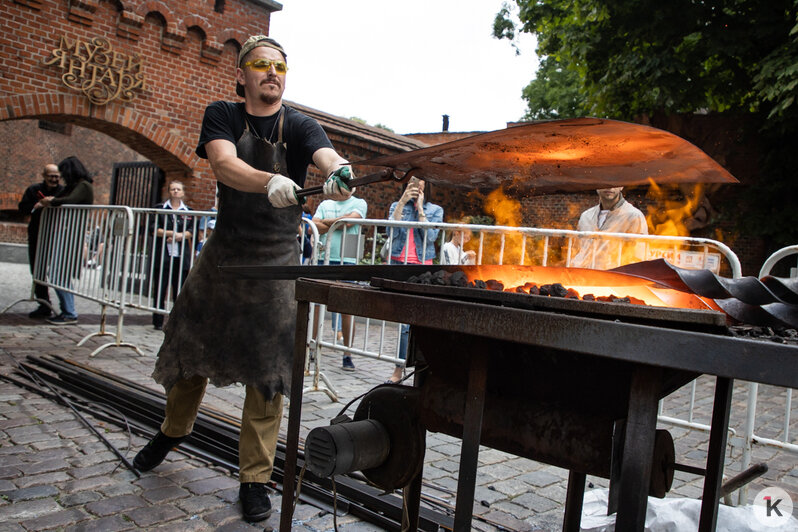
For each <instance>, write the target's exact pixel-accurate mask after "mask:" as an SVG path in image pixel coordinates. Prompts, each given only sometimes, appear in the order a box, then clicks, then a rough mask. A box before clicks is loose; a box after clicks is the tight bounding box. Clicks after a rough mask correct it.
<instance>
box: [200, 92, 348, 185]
mask: <svg viewBox="0 0 798 532" xmlns="http://www.w3.org/2000/svg"><path fill="white" fill-rule="evenodd" d="M283 109H284V110H285V121H284V123H283V142H284V143H285V144H286V146H287V157H288V177H290V178H291V179H293V180H294V181H295V182H296V183H297V184H298V185H299V186H304V185H305V176H306V175H307V171H308V165H309V164H312V163H313V154H314V153H316V150H318V149H319V148H332V143H331V142H330V139H328V138H327V134H326V133H325V132H324V130H323V129H322V128H321V126H320V125H319V123H318V122H316V121H315V120H314V119H312V118H310V117H309V116H306V115H304V114H302V113H300V112H299V111H297V110H296V109H293V108H291V107H288V106H287V105H284V106H283ZM245 114H246V110H245V109H244V103H243V102H238V103H234V102H223V101H219V102H213V103H212V104H210V105H209V106H208V107H207V108H206V109H205V116H204V117H203V119H202V131H201V132H200V139H199V144H198V145H197V155H198V156H200V157H201V158H203V159H207V158H208V154H207V153H206V152H205V144H207V143H208V142H210V141H212V140H216V139H225V140H229V141H230V142H232V143H233V144H235V143H236V142H238V139H239V138H240V137H241V135H242V134H243V133H244V116H245ZM279 115H280V113H279V112H277V113H275V114H273V115H271V116H253V115H250V114H246V117H247V120H248V121H249V124H250V128H251V129H254V130H255V131H254V132H255V133H256V134H257V135H258V136H259V137H261V138H263V139H266V140H269V141H270V142H277V138H278V131H277V117H278V116H279Z"/></svg>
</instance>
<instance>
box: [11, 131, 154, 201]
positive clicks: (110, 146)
mask: <svg viewBox="0 0 798 532" xmlns="http://www.w3.org/2000/svg"><path fill="white" fill-rule="evenodd" d="M69 129H70V131H69V134H62V133H57V132H54V131H48V130H45V129H41V128H40V127H39V122H38V120H14V121H8V122H0V190H2V191H3V192H2V193H0V209H2V210H7V209H16V208H17V203H18V202H19V200H20V199H21V198H22V193H23V192H25V189H26V188H27V187H28V185H31V184H33V183H38V182H40V181H41V180H42V176H41V173H42V167H43V166H44V165H45V164H48V163H53V164H57V163H58V162H59V161H60V160H62V159H64V158H65V157H69V156H70V155H75V156H77V157H78V158H79V159H80V160H81V161H82V162H83V164H84V165H85V166H86V169H87V170H88V171H89V173H90V174H91V175H92V176H93V177H94V203H98V204H101V203H106V204H107V203H108V198H109V192H110V187H111V174H112V171H113V166H114V163H117V162H132V161H144V160H146V159H145V158H144V156H142V155H140V154H138V153H136V152H135V151H134V150H132V149H131V148H130V147H128V146H125V145H124V144H122V143H121V142H119V141H117V140H114V139H113V138H111V137H109V136H107V135H105V134H103V133H99V132H97V131H93V130H91V129H87V128H83V127H72V128H69Z"/></svg>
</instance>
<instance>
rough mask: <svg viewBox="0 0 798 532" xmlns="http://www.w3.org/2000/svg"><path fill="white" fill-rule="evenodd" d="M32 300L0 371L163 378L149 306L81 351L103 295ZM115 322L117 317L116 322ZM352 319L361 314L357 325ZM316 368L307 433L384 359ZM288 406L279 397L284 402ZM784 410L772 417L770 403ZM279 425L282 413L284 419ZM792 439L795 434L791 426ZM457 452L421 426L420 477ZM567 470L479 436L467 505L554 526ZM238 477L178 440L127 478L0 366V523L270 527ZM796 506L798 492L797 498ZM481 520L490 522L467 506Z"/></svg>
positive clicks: (769, 428)
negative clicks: (50, 364)
mask: <svg viewBox="0 0 798 532" xmlns="http://www.w3.org/2000/svg"><path fill="white" fill-rule="evenodd" d="M28 290H29V274H28V271H27V266H25V265H17V264H9V263H0V309H2V308H5V307H6V305H8V304H10V303H12V302H13V301H14V300H16V299H18V298H25V297H27V295H28ZM33 308H35V307H34V304H33V303H30V302H23V303H19V304H17V305H15V306H14V307H13V308H11V309H10V310H9V311H8V312H6V313H5V314H0V372H2V373H3V374H8V373H10V372H11V371H13V367H14V364H15V360H22V359H24V357H25V356H27V355H29V354H48V353H49V354H57V355H62V356H66V357H68V358H71V359H74V360H76V361H78V362H82V363H86V364H89V365H91V366H92V367H96V368H98V369H100V370H103V371H107V372H111V373H114V374H116V375H118V376H120V377H123V378H125V379H129V380H131V381H134V382H136V383H139V384H142V385H144V386H147V387H150V388H152V389H155V390H158V391H159V392H160V391H162V390H161V389H160V387H159V386H157V385H156V384H155V383H154V382H153V381H152V380H151V378H150V373H151V371H152V368H153V365H154V362H155V353H156V351H157V349H158V347H159V345H160V342H161V340H162V338H163V333H161V332H159V331H155V330H153V329H152V327H151V326H150V325H149V323H150V318H149V315H148V314H144V313H140V312H132V313H130V314H127V315H126V318H125V327H124V340H125V341H127V342H131V343H133V344H135V345H137V346H138V347H139V348H140V349H141V351H142V353H143V354H137V353H136V352H135V351H134V350H132V349H130V348H121V347H111V348H108V349H105V350H103V351H102V352H100V353H99V354H98V355H97V356H96V357H94V358H90V357H89V354H90V353H91V352H92V351H93V350H94V349H95V348H97V347H98V346H100V345H102V344H104V343H106V342H109V341H110V340H109V339H108V338H110V337H95V338H92V339H90V340H89V341H88V342H87V343H86V344H85V345H84V346H82V347H77V346H76V344H77V342H78V341H80V340H81V339H82V338H83V337H84V336H86V335H88V334H91V333H94V332H97V331H98V330H99V318H100V317H99V307H98V305H97V304H96V303H92V302H88V301H85V300H80V299H79V300H78V311H79V313H80V314H81V317H80V323H79V325H77V326H70V327H55V326H50V325H48V324H46V323H44V322H41V321H35V320H32V319H29V318H28V317H27V313H28V312H29V311H30V310H32V309H33ZM112 330H113V329H112ZM360 330H362V327H361V328H360ZM323 360H324V362H325V364H326V367H325V368H324V371H325V373H326V375H327V377H328V378H329V379H330V381H331V382H332V383H333V384H334V386H335V388H336V389H337V391H338V393H339V396H340V402H338V403H333V402H331V401H330V400H329V398H328V397H327V396H326V395H325V394H323V393H318V392H316V393H310V394H306V395H305V397H304V400H303V407H302V431H303V435H304V434H307V431H309V430H310V429H312V428H313V427H316V426H319V425H326V424H327V423H329V419H331V418H332V417H334V416H335V415H336V414H337V413H338V412H339V411H340V409H341V408H342V405H344V404H346V403H347V402H348V401H350V400H351V399H353V398H354V397H356V396H357V395H359V394H361V393H363V392H364V391H366V390H368V389H370V388H371V387H373V386H375V385H377V384H380V383H382V382H383V381H384V380H385V379H386V378H387V377H388V376H389V375H390V372H391V370H392V365H390V364H389V363H386V362H384V361H377V360H371V359H366V358H362V357H356V358H355V363H356V365H357V370H356V371H355V372H345V371H342V370H341V368H340V358H339V356H338V355H337V354H329V356H328V355H323ZM713 386H714V380H713V379H710V378H706V377H702V378H701V379H699V380H698V384H697V387H696V394H695V403H696V410H695V413H694V416H695V417H694V420H695V421H697V422H699V423H708V420H709V419H710V412H711V402H712V391H713ZM690 397H691V392H690V389H689V388H683V389H682V390H679V391H678V392H676V393H675V394H673V395H672V396H670V397H669V398H668V399H667V400H666V401H665V413H666V414H668V415H672V416H677V415H678V416H686V411H687V408H688V405H689V401H690ZM242 398H243V388H241V387H239V386H229V387H226V388H221V389H219V388H213V387H210V386H209V389H208V393H207V395H206V400H205V403H204V404H206V405H208V406H211V407H214V408H217V409H219V410H221V411H224V412H227V413H230V414H232V415H234V416H238V415H239V414H240V410H239V409H240V406H241V404H242ZM745 401H746V385H745V384H744V383H738V384H737V386H736V387H735V395H734V410H733V413H732V427H733V428H734V429H735V430H736V431H737V434H740V433H741V432H740V431H741V427H742V424H743V421H744V419H743V418H744V408H745ZM797 403H798V401H794V402H793V404H794V405H795V406H793V408H792V409H793V413H792V427H791V433H792V434H798V426H797V425H798V404H797ZM784 409H785V392H784V390H779V389H773V388H772V387H760V398H759V407H758V410H757V413H758V416H759V417H760V418H762V419H763V420H765V421H766V422H767V424H766V425H765V426H763V427H762V428H761V429H757V430H758V432H761V433H762V434H761V435H762V436H766V437H780V431H781V430H782V428H781V426H782V425H783V412H784ZM285 413H286V416H287V413H288V408H286V409H285ZM780 416H781V417H780ZM95 422H96V426H97V427H99V428H100V429H101V430H104V431H105V435H106V436H107V437H108V439H109V440H111V441H112V442H113V443H114V445H115V446H116V447H117V448H118V449H120V450H121V451H122V452H124V453H127V454H128V456H130V457H132V456H133V455H134V454H135V452H136V451H137V450H138V449H139V448H140V447H141V446H142V445H143V444H144V443H145V442H144V440H143V439H142V438H140V437H136V436H134V437H133V438H132V441H129V439H128V436H127V433H126V432H125V431H124V430H122V429H120V428H119V427H116V426H114V425H109V424H105V423H103V422H100V421H97V420H95ZM286 426H287V424H286V423H283V430H285V427H286ZM663 428H669V430H670V431H671V433H672V435H673V437H674V439H675V442H676V456H677V460H678V461H679V462H681V463H685V464H689V465H692V466H698V467H703V466H704V461H705V457H706V449H707V443H708V434H707V433H705V432H701V431H695V430H688V429H685V428H680V427H673V426H669V425H663ZM793 441H795V439H794V438H793ZM458 460H459V440H456V439H454V438H450V437H448V436H443V435H440V434H428V436H427V451H426V462H425V468H424V479H425V481H426V483H427V484H426V485H425V487H424V491H425V492H426V493H429V494H430V495H433V496H435V497H439V498H441V499H443V500H445V501H448V502H449V503H451V504H454V495H453V493H454V491H455V490H456V485H457V470H458ZM740 461H741V453H740V450H739V449H737V448H735V449H731V450H730V451H729V452H728V453H727V468H726V474H727V475H728V476H731V475H734V474H735V473H736V472H738V471H739V470H740ZM753 461H754V462H761V461H763V462H767V464H768V466H769V468H770V469H769V471H768V472H767V473H766V474H765V476H764V477H761V478H760V479H758V480H756V481H755V482H754V483H753V484H752V488H751V489H750V491H749V500H751V498H752V497H753V495H754V494H755V493H756V492H757V491H758V490H759V489H761V488H764V487H770V486H778V487H781V488H783V489H784V490H786V491H787V492H788V493H790V494H791V495H792V498H793V501H795V502H796V503H798V455H795V454H790V453H787V452H784V451H779V450H776V449H774V448H772V447H765V446H757V447H755V448H754V455H753ZM566 480H567V471H565V470H563V469H559V468H556V467H553V466H548V465H545V464H541V463H537V462H534V461H531V460H527V459H523V458H518V457H515V456H513V455H509V454H506V453H503V452H499V451H496V450H492V449H489V448H484V447H483V448H482V449H481V452H480V455H479V470H478V477H477V488H476V496H475V505H474V512H475V514H478V515H480V516H483V517H484V518H485V519H486V520H488V521H490V522H493V523H501V524H503V526H504V527H505V528H506V529H510V530H559V529H561V527H562V512H563V503H564V501H565V492H566ZM702 481H703V479H702V478H700V477H697V476H695V475H691V474H687V473H680V472H677V473H676V475H675V480H674V486H673V489H672V490H671V492H670V493H669V495H668V496H669V497H693V498H695V497H699V496H700V495H701V490H702V485H703V482H702ZM588 482H589V483H590V484H589V487H590V486H595V487H605V486H606V485H607V482H606V481H605V480H604V479H600V478H592V477H589V478H588ZM237 498H238V482H237V479H236V478H235V477H234V476H233V475H231V474H229V473H228V472H227V471H225V470H223V469H219V468H215V467H211V466H209V465H207V464H206V463H204V462H201V461H199V460H197V459H193V458H191V457H188V456H185V455H183V454H181V453H178V452H173V453H170V455H169V457H168V458H167V460H166V462H164V464H162V465H161V466H159V467H158V468H156V469H155V470H154V471H152V472H149V473H145V474H143V475H142V476H141V478H139V479H137V478H136V477H135V476H134V475H133V474H132V473H131V472H129V471H127V470H126V469H125V468H124V467H122V466H120V465H119V460H118V459H117V458H116V457H115V456H114V455H113V453H111V452H110V451H108V449H107V448H106V447H105V446H104V445H103V444H102V443H101V442H100V441H99V440H98V438H97V437H96V436H94V435H93V434H92V433H91V432H90V431H89V430H88V429H86V428H85V427H84V426H83V425H82V424H81V423H80V422H79V421H78V420H77V419H76V417H75V416H74V415H73V414H72V413H71V412H70V411H69V410H68V409H67V408H65V407H62V406H59V405H57V404H54V403H52V402H51V401H49V400H47V399H45V398H42V397H41V396H39V395H37V394H34V393H32V392H29V391H26V390H24V389H21V388H19V387H17V386H15V385H13V384H10V383H8V382H6V381H4V380H0V531H12V530H50V529H67V530H102V531H106V530H127V529H135V528H146V529H165V530H180V531H183V530H210V529H217V530H248V529H264V528H266V529H269V528H271V527H274V528H275V529H276V528H277V525H278V523H279V508H280V495H279V493H276V494H275V495H274V496H273V497H272V503H273V505H274V506H275V508H276V509H277V510H276V511H275V513H274V514H273V515H272V516H271V517H270V518H269V520H268V521H265V522H263V523H259V524H257V525H256V526H255V525H249V524H247V523H245V522H243V521H242V520H241V518H240V509H239V507H238V503H237ZM795 506H796V507H798V504H796V505H795ZM294 523H295V527H294V529H295V530H300V531H301V530H314V531H317V530H318V531H321V530H332V528H333V519H332V515H331V514H330V512H329V511H327V510H322V509H318V508H315V507H313V506H310V505H306V504H299V505H298V506H297V511H296V513H295V522H294ZM338 524H339V529H341V530H374V529H375V527H374V526H373V525H370V524H368V523H363V522H360V521H358V520H357V519H355V518H353V517H352V516H347V515H344V516H341V517H339V519H338ZM474 528H475V529H478V530H497V527H496V526H494V525H490V524H487V523H485V522H484V521H480V520H475V521H474Z"/></svg>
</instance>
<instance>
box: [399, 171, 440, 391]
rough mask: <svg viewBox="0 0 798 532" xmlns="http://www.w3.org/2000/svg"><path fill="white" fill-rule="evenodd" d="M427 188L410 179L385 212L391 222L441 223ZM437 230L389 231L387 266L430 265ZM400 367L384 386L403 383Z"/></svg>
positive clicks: (402, 341) (403, 346)
mask: <svg viewBox="0 0 798 532" xmlns="http://www.w3.org/2000/svg"><path fill="white" fill-rule="evenodd" d="M430 188H431V187H430V186H429V185H428V184H427V182H426V181H424V180H423V179H419V178H417V177H411V178H410V179H409V180H408V181H407V184H406V185H405V188H404V190H403V191H402V195H401V196H400V197H399V201H395V202H393V203H392V204H391V207H390V209H389V210H388V218H389V219H390V220H396V221H402V222H430V223H440V222H442V221H443V207H441V206H440V205H435V204H434V203H432V202H430V201H429V198H430V196H431V190H430ZM439 232H440V229H438V228H436V227H429V228H426V227H414V228H413V229H411V230H408V228H407V227H390V228H389V229H388V235H389V238H390V245H391V250H390V255H389V258H388V264H432V259H434V258H435V240H436V239H437V238H438V233H439ZM409 333H410V327H409V326H408V325H406V324H402V326H401V330H400V335H399V353H398V356H399V358H400V359H402V360H405V359H406V358H407V344H408V340H409ZM402 367H403V366H401V365H397V366H396V368H395V369H394V371H393V374H392V375H391V378H390V379H388V380H387V381H385V382H386V383H392V384H396V383H398V382H399V381H400V380H401V379H402Z"/></svg>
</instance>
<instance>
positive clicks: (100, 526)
mask: <svg viewBox="0 0 798 532" xmlns="http://www.w3.org/2000/svg"><path fill="white" fill-rule="evenodd" d="M133 528H136V525H135V524H134V523H133V521H131V520H130V519H126V518H125V517H123V516H121V515H112V516H109V517H103V518H102V519H92V520H89V521H82V522H80V523H78V524H76V525H73V526H69V527H66V529H65V532H118V531H120V530H131V529H133Z"/></svg>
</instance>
